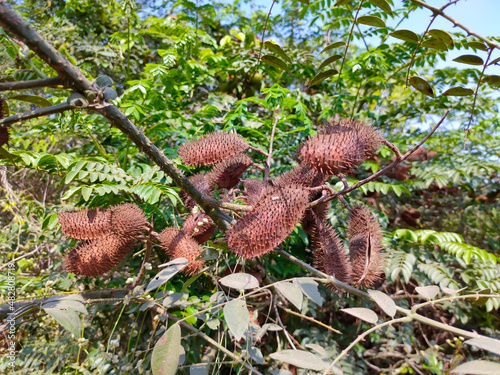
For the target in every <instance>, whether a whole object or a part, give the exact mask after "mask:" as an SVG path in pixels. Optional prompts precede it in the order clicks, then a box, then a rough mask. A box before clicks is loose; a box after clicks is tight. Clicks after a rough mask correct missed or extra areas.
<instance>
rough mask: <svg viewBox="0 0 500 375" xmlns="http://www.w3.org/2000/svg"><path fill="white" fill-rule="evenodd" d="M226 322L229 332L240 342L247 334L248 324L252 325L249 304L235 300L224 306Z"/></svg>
mask: <svg viewBox="0 0 500 375" xmlns="http://www.w3.org/2000/svg"><path fill="white" fill-rule="evenodd" d="M224 320H225V321H226V324H227V327H228V328H229V331H230V332H231V334H232V335H233V336H234V339H235V340H236V341H238V340H240V339H241V338H242V337H243V335H244V334H245V332H246V330H247V327H248V323H250V314H249V312H248V309H247V304H246V302H245V301H244V300H242V299H233V300H232V301H229V302H228V303H226V305H225V306H224Z"/></svg>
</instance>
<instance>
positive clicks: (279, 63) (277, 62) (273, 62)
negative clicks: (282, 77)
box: [261, 55, 288, 71]
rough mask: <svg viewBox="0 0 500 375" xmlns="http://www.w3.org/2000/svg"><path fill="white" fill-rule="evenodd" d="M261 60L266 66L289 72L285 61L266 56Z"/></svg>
mask: <svg viewBox="0 0 500 375" xmlns="http://www.w3.org/2000/svg"><path fill="white" fill-rule="evenodd" d="M261 60H262V61H264V62H265V63H266V64H269V65H271V66H274V67H275V68H278V69H281V70H285V71H288V65H287V64H286V62H284V61H283V60H281V59H280V58H278V57H276V56H272V55H264V56H262V58H261Z"/></svg>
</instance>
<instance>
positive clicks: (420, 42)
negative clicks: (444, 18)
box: [406, 0, 459, 87]
mask: <svg viewBox="0 0 500 375" xmlns="http://www.w3.org/2000/svg"><path fill="white" fill-rule="evenodd" d="M458 1H459V0H453V1H450V2H449V3H448V4H445V5H443V6H442V7H441V8H440V9H439V11H440V12H443V10H445V9H446V8H447V7H449V6H450V5H452V4H455V3H456V2H458ZM438 15H439V13H437V12H433V15H432V18H431V22H429V25H428V26H427V29H425V31H424V33H423V34H422V37H421V38H420V40H419V41H418V44H417V47H416V48H415V51H413V54H412V55H411V60H410V64H409V65H408V72H407V73H406V87H408V80H409V79H410V70H411V66H412V64H413V61H415V56H416V55H417V52H418V49H419V48H420V46H421V45H422V43H423V42H424V38H425V35H426V34H427V32H428V31H429V29H430V28H431V25H432V23H433V22H434V20H435V19H436V17H437V16H438Z"/></svg>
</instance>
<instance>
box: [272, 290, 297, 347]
mask: <svg viewBox="0 0 500 375" xmlns="http://www.w3.org/2000/svg"><path fill="white" fill-rule="evenodd" d="M274 313H275V314H276V321H277V322H278V324H279V326H280V327H281V328H283V332H285V337H286V338H287V340H288V343H289V344H290V346H291V347H292V349H293V350H297V348H296V347H295V345H294V343H293V341H292V339H291V338H290V334H289V333H288V331H287V330H286V327H285V325H284V324H283V322H282V321H281V317H280V314H279V312H278V295H277V294H275V295H274Z"/></svg>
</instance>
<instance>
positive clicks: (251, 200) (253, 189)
mask: <svg viewBox="0 0 500 375" xmlns="http://www.w3.org/2000/svg"><path fill="white" fill-rule="evenodd" d="M243 185H244V186H245V193H246V196H247V203H248V204H249V205H251V206H254V205H255V203H257V202H258V201H259V199H260V198H261V197H262V195H263V194H264V193H265V191H266V189H265V188H264V182H263V181H261V180H258V179H256V178H247V179H246V180H244V181H243Z"/></svg>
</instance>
